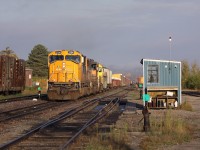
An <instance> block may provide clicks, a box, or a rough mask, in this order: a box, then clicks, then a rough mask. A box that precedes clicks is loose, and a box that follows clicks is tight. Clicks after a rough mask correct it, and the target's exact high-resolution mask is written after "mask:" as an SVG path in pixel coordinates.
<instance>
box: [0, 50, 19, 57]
mask: <svg viewBox="0 0 200 150" xmlns="http://www.w3.org/2000/svg"><path fill="white" fill-rule="evenodd" d="M0 55H9V56H11V57H15V58H16V59H18V57H17V55H16V54H15V52H14V51H13V50H11V49H10V47H6V49H5V50H1V51H0Z"/></svg>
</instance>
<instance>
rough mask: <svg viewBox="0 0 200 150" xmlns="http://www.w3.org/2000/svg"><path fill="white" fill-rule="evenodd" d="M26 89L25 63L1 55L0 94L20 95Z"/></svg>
mask: <svg viewBox="0 0 200 150" xmlns="http://www.w3.org/2000/svg"><path fill="white" fill-rule="evenodd" d="M24 88H25V61H24V60H22V59H16V58H15V57H13V56H9V55H0V94H4V95H8V94H15V93H20V92H22V91H23V90H24Z"/></svg>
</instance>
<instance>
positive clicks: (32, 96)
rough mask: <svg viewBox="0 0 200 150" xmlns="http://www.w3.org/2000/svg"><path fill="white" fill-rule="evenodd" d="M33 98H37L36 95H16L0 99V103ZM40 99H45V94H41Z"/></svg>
mask: <svg viewBox="0 0 200 150" xmlns="http://www.w3.org/2000/svg"><path fill="white" fill-rule="evenodd" d="M33 98H38V95H37V94H36V95H27V96H17V97H12V98H5V99H1V100H0V104H3V103H8V102H13V101H23V100H30V99H33ZM40 98H41V99H43V100H46V99H47V94H41V96H40Z"/></svg>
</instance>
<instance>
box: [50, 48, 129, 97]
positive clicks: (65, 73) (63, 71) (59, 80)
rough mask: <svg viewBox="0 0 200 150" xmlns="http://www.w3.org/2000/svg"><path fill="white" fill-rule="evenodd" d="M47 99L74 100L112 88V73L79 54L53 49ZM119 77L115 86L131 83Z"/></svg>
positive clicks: (73, 51) (72, 51)
mask: <svg viewBox="0 0 200 150" xmlns="http://www.w3.org/2000/svg"><path fill="white" fill-rule="evenodd" d="M48 68H49V81H48V90H47V94H48V98H49V100H75V99H78V98H79V97H82V96H85V95H90V94H95V93H98V92H102V91H104V90H107V89H109V88H112V87H113V80H112V71H111V70H110V69H108V68H106V67H104V66H103V65H102V64H100V63H98V62H96V61H94V60H93V59H89V58H87V57H86V56H84V55H83V54H81V53H80V52H79V51H75V50H56V51H53V52H51V53H49V55H48ZM122 77H123V76H122V75H121V79H119V80H120V81H118V83H119V84H118V85H120V86H123V85H127V84H130V80H129V83H128V80H127V81H126V82H125V81H124V79H123V78H122Z"/></svg>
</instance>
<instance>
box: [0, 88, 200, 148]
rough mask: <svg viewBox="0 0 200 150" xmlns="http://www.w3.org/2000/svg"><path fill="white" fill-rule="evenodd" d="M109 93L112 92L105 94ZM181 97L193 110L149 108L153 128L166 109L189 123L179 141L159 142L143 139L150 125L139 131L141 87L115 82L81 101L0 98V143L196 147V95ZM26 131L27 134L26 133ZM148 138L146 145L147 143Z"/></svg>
mask: <svg viewBox="0 0 200 150" xmlns="http://www.w3.org/2000/svg"><path fill="white" fill-rule="evenodd" d="M108 95H111V96H109V97H106V96H108ZM103 97H105V98H103ZM182 97H183V101H187V102H188V103H190V104H191V105H192V108H193V110H192V111H186V110H183V109H170V110H169V109H150V110H149V111H150V113H151V114H150V122H151V126H152V127H151V128H152V130H153V123H154V122H155V120H159V119H160V118H159V117H161V118H162V117H163V116H164V115H165V114H166V113H167V112H170V114H171V115H172V116H173V118H179V119H181V120H184V122H185V123H187V124H188V125H189V126H190V128H191V132H190V137H189V138H188V139H187V140H183V141H181V142H180V143H173V142H171V143H161V144H160V143H159V142H157V145H156V142H155V141H153V142H152V143H154V144H152V143H151V142H149V143H145V141H148V138H149V137H150V136H151V135H150V133H151V132H152V131H150V132H147V133H145V132H144V131H143V120H142V118H143V115H142V103H143V102H142V100H140V99H139V91H138V90H136V89H130V88H123V89H122V88H118V89H113V90H111V91H109V92H104V93H100V94H98V95H96V96H90V97H84V98H82V99H81V100H82V102H81V103H80V101H79V102H78V101H73V102H71V101H67V102H54V101H50V102H49V101H47V100H33V98H31V99H28V100H27V99H26V100H20V101H10V102H7V103H1V104H0V121H1V124H0V139H1V145H0V147H1V149H120V150H121V149H124V150H127V149H128V150H131V149H134V150H135V149H154V148H158V149H199V147H200V144H199V143H200V115H199V113H200V111H199V110H200V109H199V107H200V104H199V103H200V100H199V95H188V94H187V95H182ZM100 99H101V100H100ZM96 100H97V101H96ZM99 100H100V101H99ZM112 100H114V101H112ZM118 100H120V102H119V101H118ZM111 101H112V102H111ZM110 102H111V105H110ZM115 104H117V105H115ZM106 106H108V107H106ZM104 107H105V108H104ZM22 108H23V109H22ZM107 110H110V111H108V112H107ZM27 113H28V114H27ZM27 133H29V134H28V135H27V136H25V134H27ZM23 136H24V137H23ZM160 138H162V137H160ZM146 144H149V146H146V147H145V146H144V145H146Z"/></svg>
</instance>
